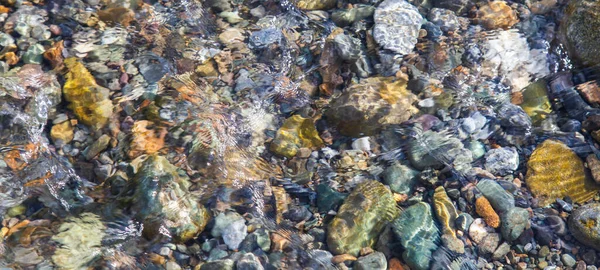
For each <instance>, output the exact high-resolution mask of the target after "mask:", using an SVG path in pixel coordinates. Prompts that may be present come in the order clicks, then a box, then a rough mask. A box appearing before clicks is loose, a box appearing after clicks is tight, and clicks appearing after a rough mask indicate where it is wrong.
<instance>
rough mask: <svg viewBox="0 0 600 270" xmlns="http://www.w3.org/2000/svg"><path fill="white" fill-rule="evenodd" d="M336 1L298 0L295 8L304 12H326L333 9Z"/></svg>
mask: <svg viewBox="0 0 600 270" xmlns="http://www.w3.org/2000/svg"><path fill="white" fill-rule="evenodd" d="M336 2H337V1H336V0H299V1H298V2H297V4H296V6H297V7H298V8H300V9H304V10H327V9H331V8H333V7H335V3H336Z"/></svg>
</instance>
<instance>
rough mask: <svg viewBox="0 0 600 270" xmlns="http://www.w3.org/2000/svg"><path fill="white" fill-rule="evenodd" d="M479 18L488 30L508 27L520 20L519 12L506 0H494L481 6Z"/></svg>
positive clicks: (478, 12)
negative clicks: (505, 0)
mask: <svg viewBox="0 0 600 270" xmlns="http://www.w3.org/2000/svg"><path fill="white" fill-rule="evenodd" d="M477 20H478V21H479V23H480V24H481V25H483V27H485V28H487V29H488V30H493V29H498V28H502V29H508V28H510V27H511V26H513V25H515V24H516V23H518V22H519V18H518V17H517V13H516V12H515V11H514V10H513V9H512V8H511V7H509V6H508V5H507V4H506V2H504V1H492V2H488V3H487V4H486V5H484V6H482V7H481V8H479V10H478V11H477Z"/></svg>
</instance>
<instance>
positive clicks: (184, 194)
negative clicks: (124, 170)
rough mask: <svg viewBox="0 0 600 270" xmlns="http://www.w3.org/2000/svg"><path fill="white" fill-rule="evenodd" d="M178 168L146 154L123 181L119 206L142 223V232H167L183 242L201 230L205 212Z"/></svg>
mask: <svg viewBox="0 0 600 270" xmlns="http://www.w3.org/2000/svg"><path fill="white" fill-rule="evenodd" d="M183 175H185V174H179V172H178V168H177V167H175V166H174V165H172V164H171V163H169V161H168V160H167V159H166V158H165V157H163V156H159V155H151V156H149V157H148V158H147V159H146V160H145V161H143V163H142V164H141V167H140V168H139V169H138V172H137V174H136V175H135V177H134V178H133V179H131V180H129V182H128V183H127V184H128V185H127V190H126V192H124V194H132V195H131V196H127V197H123V198H122V200H121V203H122V204H123V205H131V209H130V210H131V212H132V213H134V214H135V217H136V218H138V219H139V220H142V221H143V223H144V234H145V235H146V236H147V237H149V238H153V237H155V236H156V235H158V234H164V233H163V232H162V231H163V230H165V229H166V230H168V232H169V233H170V234H171V236H173V237H174V238H175V240H176V241H180V242H185V241H187V240H190V239H192V238H194V237H195V236H196V235H198V234H199V233H200V232H202V231H203V230H204V227H205V226H206V224H207V223H208V220H209V219H210V214H209V212H208V211H207V210H206V209H205V208H204V206H203V205H202V204H200V203H199V202H198V201H197V200H196V199H195V198H194V196H192V195H190V193H189V188H190V186H191V182H190V181H189V179H188V178H187V177H185V176H183Z"/></svg>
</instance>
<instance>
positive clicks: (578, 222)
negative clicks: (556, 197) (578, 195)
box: [568, 203, 600, 250]
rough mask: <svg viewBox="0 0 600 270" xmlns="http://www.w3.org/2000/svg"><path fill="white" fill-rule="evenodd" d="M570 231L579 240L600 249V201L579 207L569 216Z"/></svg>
mask: <svg viewBox="0 0 600 270" xmlns="http://www.w3.org/2000/svg"><path fill="white" fill-rule="evenodd" d="M568 224H569V232H570V233H571V234H572V235H573V236H574V237H575V239H577V241H579V242H581V243H583V244H585V245H587V246H589V247H592V248H595V249H597V250H600V203H589V204H586V205H584V206H581V207H579V208H577V209H576V210H575V211H573V213H572V214H571V216H570V217H569V222H568Z"/></svg>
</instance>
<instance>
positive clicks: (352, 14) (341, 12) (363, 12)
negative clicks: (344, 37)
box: [331, 4, 375, 27]
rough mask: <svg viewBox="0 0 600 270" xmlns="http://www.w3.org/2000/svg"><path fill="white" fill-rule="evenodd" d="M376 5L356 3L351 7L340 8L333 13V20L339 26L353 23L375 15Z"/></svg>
mask: <svg viewBox="0 0 600 270" xmlns="http://www.w3.org/2000/svg"><path fill="white" fill-rule="evenodd" d="M374 12H375V7H373V6H371V5H361V4H357V5H354V6H353V7H352V8H349V9H338V10H336V11H334V12H333V13H332V14H331V20H332V21H333V22H334V23H335V24H336V25H337V26H339V27H344V26H348V25H351V24H353V23H355V22H357V21H360V20H363V19H366V18H368V17H371V16H373V13H374Z"/></svg>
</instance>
